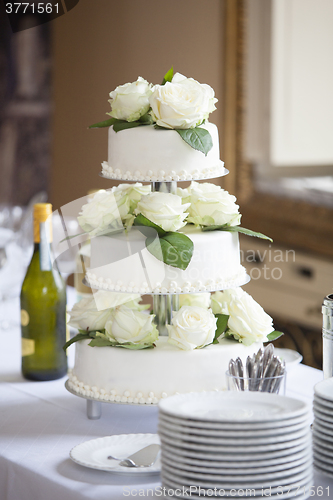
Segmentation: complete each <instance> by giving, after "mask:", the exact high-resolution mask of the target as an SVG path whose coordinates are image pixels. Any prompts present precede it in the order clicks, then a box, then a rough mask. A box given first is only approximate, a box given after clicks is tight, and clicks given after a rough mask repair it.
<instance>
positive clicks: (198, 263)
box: [87, 225, 248, 294]
mask: <svg viewBox="0 0 333 500" xmlns="http://www.w3.org/2000/svg"><path fill="white" fill-rule="evenodd" d="M181 231H182V232H183V233H184V234H186V235H187V236H188V237H189V238H190V239H191V240H192V241H193V245H194V251H193V256H192V259H191V262H190V263H189V265H188V267H187V268H186V269H185V270H181V269H179V268H176V267H172V266H170V265H166V264H164V263H163V262H161V261H160V260H158V259H157V258H156V257H154V256H153V255H152V254H151V253H150V252H149V251H148V250H147V248H146V246H145V241H146V237H145V236H144V235H143V234H142V233H141V232H140V231H139V230H138V229H137V228H132V229H131V230H130V231H129V232H125V231H123V232H122V233H117V234H113V235H111V236H97V237H95V238H92V240H91V261H90V262H91V269H90V270H89V271H88V273H87V280H88V281H89V283H90V285H91V286H92V287H93V288H102V289H106V290H111V291H112V290H115V291H123V292H128V293H129V292H136V291H138V292H139V293H141V294H147V293H156V294H159V293H162V294H166V293H190V292H192V293H193V292H204V291H207V290H208V291H214V290H222V289H226V288H233V287H237V286H241V285H244V284H245V283H247V282H248V276H247V274H246V271H245V269H244V267H243V266H241V264H240V251H239V240H238V234H237V233H231V232H228V231H208V232H203V231H201V229H199V228H196V227H195V226H193V225H187V226H185V227H184V228H183V229H182V230H181ZM143 264H144V265H143ZM120 282H121V283H122V287H121V288H120V286H119V285H118V284H117V283H120Z"/></svg>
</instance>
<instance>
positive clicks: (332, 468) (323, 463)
mask: <svg viewBox="0 0 333 500" xmlns="http://www.w3.org/2000/svg"><path fill="white" fill-rule="evenodd" d="M313 462H314V463H315V464H318V465H319V467H322V468H324V469H325V470H327V471H328V472H331V473H332V474H333V463H332V462H329V461H328V460H327V459H326V457H325V456H323V455H321V454H320V453H317V452H315V451H314V452H313Z"/></svg>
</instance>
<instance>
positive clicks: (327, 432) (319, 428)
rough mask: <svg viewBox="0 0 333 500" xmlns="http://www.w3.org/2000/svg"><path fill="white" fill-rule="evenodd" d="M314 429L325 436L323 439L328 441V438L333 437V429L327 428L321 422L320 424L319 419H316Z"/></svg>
mask: <svg viewBox="0 0 333 500" xmlns="http://www.w3.org/2000/svg"><path fill="white" fill-rule="evenodd" d="M313 427H314V429H316V430H317V431H318V432H320V433H322V434H323V439H326V436H330V437H333V428H332V427H331V428H329V427H325V426H324V425H322V424H321V423H320V422H318V419H316V422H315V423H314V424H313Z"/></svg>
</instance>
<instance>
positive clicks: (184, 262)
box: [146, 232, 193, 271]
mask: <svg viewBox="0 0 333 500" xmlns="http://www.w3.org/2000/svg"><path fill="white" fill-rule="evenodd" d="M146 247H147V249H148V251H149V252H150V253H151V254H152V255H154V257H156V258H157V259H158V260H161V261H162V262H164V263H165V264H168V265H169V266H172V267H177V268H178V269H182V270H183V271H184V270H185V269H186V268H187V266H188V265H189V263H190V261H191V258H192V255H193V242H192V240H190V238H189V237H188V236H186V235H185V234H182V233H176V232H169V233H166V234H165V235H164V236H160V238H154V237H152V236H149V237H148V238H147V239H146Z"/></svg>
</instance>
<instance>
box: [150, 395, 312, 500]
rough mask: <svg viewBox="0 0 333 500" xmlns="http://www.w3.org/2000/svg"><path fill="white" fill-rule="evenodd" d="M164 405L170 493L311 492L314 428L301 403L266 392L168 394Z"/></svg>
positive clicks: (165, 476)
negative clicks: (311, 432) (168, 396)
mask: <svg viewBox="0 0 333 500" xmlns="http://www.w3.org/2000/svg"><path fill="white" fill-rule="evenodd" d="M159 410H160V411H159V436H160V439H161V451H162V453H161V462H162V470H161V475H162V486H163V487H165V491H166V494H167V498H175V497H177V498H198V497H200V496H201V497H202V496H217V497H218V496H229V497H233V498H236V499H238V498H239V499H240V498H244V496H255V497H256V498H266V500H267V497H268V496H269V497H275V498H276V499H287V498H293V499H294V498H298V497H303V498H307V497H308V496H309V494H310V486H311V484H312V452H311V434H310V424H309V412H308V407H307V405H306V404H305V403H303V402H302V401H299V400H297V399H292V398H288V397H284V396H278V395H276V394H269V393H260V392H243V393H239V392H202V393H188V394H179V395H176V396H172V397H170V398H166V399H164V400H163V401H161V402H160V404H159ZM247 490H248V491H247ZM250 490H251V492H250ZM246 491H247V492H246Z"/></svg>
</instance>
